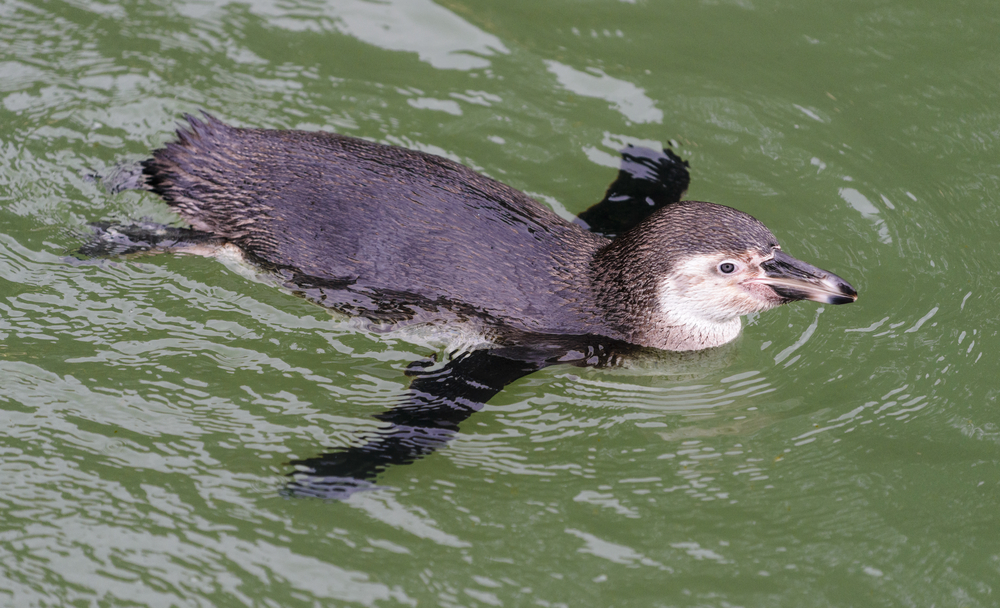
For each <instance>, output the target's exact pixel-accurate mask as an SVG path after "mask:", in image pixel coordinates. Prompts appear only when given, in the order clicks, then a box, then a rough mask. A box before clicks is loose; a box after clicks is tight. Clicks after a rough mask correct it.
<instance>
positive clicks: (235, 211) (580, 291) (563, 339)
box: [118, 114, 857, 497]
mask: <svg viewBox="0 0 1000 608" xmlns="http://www.w3.org/2000/svg"><path fill="white" fill-rule="evenodd" d="M187 123H188V124H187V125H186V126H185V127H183V128H181V129H178V131H177V138H176V140H174V141H172V142H170V143H167V144H166V145H165V146H164V147H163V148H161V149H158V150H156V151H154V152H153V155H152V158H151V159H149V160H146V161H144V162H142V163H141V168H142V178H141V183H140V184H139V186H140V187H142V188H145V189H148V190H150V191H152V192H154V193H156V194H157V195H159V196H160V197H161V198H162V199H163V200H164V201H165V202H166V203H167V204H168V205H170V206H171V207H172V208H173V209H175V210H176V211H177V212H178V213H179V214H180V216H181V217H182V218H184V219H185V220H186V221H187V222H188V223H189V224H190V225H191V226H192V228H193V230H192V231H188V232H186V233H184V234H182V235H181V236H184V237H185V238H189V237H197V238H192V239H191V240H198V239H201V240H202V241H203V242H209V243H211V244H212V245H213V246H222V247H229V248H236V249H237V250H238V251H239V252H240V253H241V254H242V255H243V256H245V257H246V258H247V259H248V260H249V261H251V262H252V263H254V264H256V265H258V266H260V267H262V268H264V269H266V270H268V271H270V272H271V273H274V274H276V275H277V276H279V277H280V279H281V280H282V281H283V282H284V284H285V285H286V286H287V287H289V288H291V289H292V290H294V291H297V292H300V293H302V294H303V295H305V296H306V297H308V298H309V299H312V300H315V301H317V302H319V303H320V304H322V305H324V306H328V307H330V308H333V309H336V310H339V311H342V312H346V313H348V314H351V315H355V316H360V317H364V318H367V319H371V320H372V321H375V322H379V323H384V324H388V325H389V326H394V327H395V326H399V325H405V324H407V323H413V322H420V323H424V322H442V321H444V322H452V321H460V322H463V323H471V324H472V325H473V326H474V327H475V328H476V330H477V332H480V333H481V334H483V335H484V336H485V337H486V338H487V340H488V342H489V343H490V344H491V347H489V348H482V349H478V350H474V351H472V352H471V353H466V354H464V355H462V356H460V357H457V358H456V359H454V360H452V361H451V362H449V363H448V364H447V365H446V366H445V367H444V368H443V369H439V370H436V371H434V372H428V373H422V372H419V371H415V372H414V375H415V378H414V380H413V381H412V383H411V387H410V389H409V390H408V391H407V394H406V395H404V396H403V398H402V403H400V404H398V405H397V406H396V407H393V408H391V409H389V410H388V411H386V412H384V413H382V414H380V415H379V416H378V418H379V419H381V420H384V421H386V422H388V423H389V428H387V429H385V430H384V432H382V433H380V434H379V435H378V436H377V437H372V438H371V440H370V441H369V443H368V444H367V445H365V446H361V447H352V448H346V449H340V450H336V451H333V452H331V453H329V454H324V455H322V456H319V457H316V458H311V459H308V460H305V461H299V462H298V463H297V464H299V465H300V469H301V470H303V471H305V472H306V473H307V474H308V475H307V476H306V477H307V479H306V480H305V481H303V479H302V478H301V476H300V479H299V480H297V481H296V482H294V483H293V484H291V485H290V488H291V489H292V491H293V492H295V493H302V494H311V495H321V496H327V497H342V496H344V495H349V494H350V493H351V492H352V491H354V489H357V488H358V487H361V486H364V485H365V484H367V483H369V481H370V480H371V479H372V478H373V477H374V476H375V475H376V474H377V473H378V472H379V471H380V470H382V469H383V468H384V467H385V466H387V465H389V464H394V463H403V462H409V461H412V460H414V459H416V458H419V457H421V456H423V455H425V454H427V453H429V452H431V451H433V450H434V449H435V448H436V447H439V446H440V445H442V444H444V443H445V442H446V441H448V439H449V438H450V437H451V436H452V435H453V434H454V432H455V431H456V429H457V424H458V422H460V421H461V420H463V419H465V418H466V417H468V416H469V415H470V414H471V413H472V412H473V411H475V410H477V409H479V408H480V407H481V406H482V404H484V403H485V402H486V401H487V400H488V399H489V398H490V397H492V396H493V395H494V394H496V393H497V392H499V390H501V389H502V388H503V386H505V385H506V384H507V383H509V382H511V381H513V380H514V379H516V378H518V377H521V376H524V375H526V374H528V373H531V372H532V371H535V370H538V369H541V368H542V367H546V366H548V365H552V364H555V363H566V362H568V363H574V364H577V365H594V364H598V365H600V364H606V363H607V362H608V361H609V360H610V359H613V358H614V357H617V356H620V355H621V354H622V353H625V352H627V351H628V350H629V349H630V348H633V347H640V348H642V347H645V348H653V349H663V350H668V351H696V350H701V349H706V348H711V347H716V346H720V345H722V344H725V343H728V342H730V341H732V340H734V339H735V338H736V337H737V336H738V335H739V333H740V328H741V321H740V317H741V316H742V315H746V314H749V313H754V312H760V311H763V310H767V309H770V308H774V307H776V306H779V305H781V304H784V303H787V302H791V301H794V300H802V299H808V300H815V301H819V302H825V303H830V304H843V303H848V302H853V301H855V300H856V299H857V293H856V291H855V290H854V289H853V288H852V287H851V286H850V285H849V284H848V283H847V282H846V281H844V280H843V279H841V278H840V277H837V276H836V275H834V274H832V273H829V272H827V271H824V270H821V269H819V268H816V267H814V266H812V265H809V264H807V263H805V262H802V261H799V260H797V259H795V258H793V257H791V256H789V255H788V254H786V253H784V252H783V251H782V250H781V249H780V246H779V244H778V241H777V239H776V238H775V237H774V235H773V234H771V232H770V231H769V230H768V229H767V228H766V227H765V226H764V224H762V223H761V222H759V221H758V220H756V219H754V218H753V217H751V216H750V215H747V214H745V213H742V212H740V211H737V210H735V209H732V208H729V207H725V206H722V205H716V204H713V203H705V202H691V201H684V202H680V201H679V199H680V196H681V194H682V193H683V191H684V190H686V187H687V183H688V175H687V163H684V162H683V161H681V160H680V159H679V158H678V157H676V156H675V155H673V153H672V152H669V151H665V153H664V154H660V153H658V152H655V151H652V150H646V149H643V148H632V147H630V148H627V149H626V150H625V151H623V165H622V171H621V172H620V174H619V177H618V179H617V180H616V182H615V183H613V184H612V186H611V188H609V190H608V193H607V195H606V196H605V198H604V200H603V201H602V202H601V203H599V204H598V205H595V206H594V207H592V208H591V209H589V210H587V211H586V212H584V213H583V214H581V215H580V217H579V218H578V219H577V222H575V223H571V222H568V221H566V220H564V219H562V218H561V217H559V216H558V215H556V214H555V213H553V212H552V211H550V210H549V209H548V208H546V207H544V206H542V205H541V204H539V203H538V202H536V201H535V200H534V199H532V198H530V197H528V196H527V195H525V194H523V193H521V192H519V191H517V190H515V189H513V188H510V187H508V186H505V185H503V184H501V183H499V182H497V181H495V180H492V179H490V178H487V177H484V176H482V175H480V174H479V173H476V172H475V171H473V170H471V169H469V168H467V167H465V166H463V165H461V164H458V163H455V162H453V161H450V160H447V159H444V158H441V157H438V156H434V155H430V154H425V153H422V152H416V151H413V150H408V149H404V148H400V147H395V146H387V145H381V144H376V143H372V142H368V141H364V140H359V139H355V138H351V137H347V136H342V135H337V134H332V133H323V132H304V131H283V130H265V129H244V128H235V127H231V126H228V125H226V124H224V123H222V122H220V121H218V120H216V119H215V118H212V117H211V116H209V115H207V114H206V115H204V117H203V118H201V119H199V118H194V117H191V116H188V117H187ZM585 226H586V227H585ZM587 228H589V230H588V229H587ZM170 230H173V232H171V233H170V234H171V235H172V236H171V238H173V237H175V236H177V235H178V234H181V233H182V232H183V230H181V231H178V229H170ZM612 232H614V233H619V234H618V235H617V237H616V238H614V239H609V238H607V236H605V235H604V234H601V233H605V234H607V233H612ZM118 234H119V235H120V234H121V232H120V231H119V232H118ZM161 234H162V233H161ZM155 240H156V239H155V237H153V236H150V237H149V238H148V239H146V241H147V242H148V243H149V244H150V246H151V247H154V246H156V243H155V242H154V241H155ZM161 248H162V246H161Z"/></svg>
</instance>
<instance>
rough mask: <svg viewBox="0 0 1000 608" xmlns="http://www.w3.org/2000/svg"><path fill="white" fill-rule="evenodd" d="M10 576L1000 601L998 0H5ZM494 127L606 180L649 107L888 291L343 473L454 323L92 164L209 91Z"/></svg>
mask: <svg viewBox="0 0 1000 608" xmlns="http://www.w3.org/2000/svg"><path fill="white" fill-rule="evenodd" d="M0 23H3V25H2V26H0V339H2V342H0V385H2V391H0V415H2V428H3V431H2V442H0V455H2V457H0V486H2V487H3V488H4V491H3V492H2V493H0V522H2V523H0V604H4V605H16V606H29V605H31V606H35V605H37V606H43V605H101V606H118V605H139V606H174V605H185V606H186V605H197V606H236V605H254V606H257V605H261V606H264V605H269V606H300V605H301V606H305V605H337V606H341V605H343V606H352V605H363V606H396V605H400V606H406V605H410V606H413V605H428V606H436V605H440V606H522V605H524V606H527V605H539V606H560V605H561V606H590V605H594V606H598V605H609V606H610V605H615V606H718V607H723V606H761V607H773V606H789V607H804V606H996V605H997V603H998V602H1000V599H998V594H1000V540H998V538H1000V537H998V535H997V533H996V530H997V529H998V527H1000V516H998V513H1000V511H998V509H997V504H998V499H1000V491H998V490H1000V469H998V463H1000V458H998V447H1000V445H998V444H1000V426H998V424H1000V417H998V414H997V394H998V390H997V381H996V379H997V377H1000V365H998V362H997V357H996V353H997V350H996V348H997V344H998V340H997V321H996V313H995V303H996V302H997V301H998V296H1000V293H998V288H997V278H998V273H1000V261H998V260H1000V256H998V255H997V253H998V248H997V245H996V243H997V242H998V236H1000V234H998V233H1000V230H998V220H1000V205H998V202H1000V199H998V195H997V192H998V186H1000V164H998V161H997V159H998V158H1000V150H998V148H1000V90H998V86H997V83H998V82H1000V61H998V56H997V51H996V49H997V46H996V33H997V31H998V25H1000V14H998V13H997V12H996V7H995V6H994V4H993V3H991V2H987V1H979V2H955V3H949V4H941V3H932V2H928V1H924V0H919V1H916V2H914V1H909V2H902V1H887V2H874V3H873V2H845V3H835V4H830V3H821V2H806V3H803V2H790V1H788V0H768V1H758V0H753V1H725V0H720V1H708V0H706V1H703V2H652V1H643V0H639V1H638V2H611V1H604V2H590V3H579V2H560V1H555V0H533V1H532V2H503V3H489V2H473V1H463V0H457V1H453V0H449V1H447V2H439V3H434V2H431V1H430V0H392V1H388V2H371V1H367V0H351V1H340V0H338V1H336V2H334V1H330V2H322V1H319V2H317V1H294V0H293V1H282V2H270V1H267V0H261V1H256V2H243V3H230V4H221V5H220V4H217V3H211V2H197V1H187V2H183V1H182V2H151V1H146V0H138V1H136V2H129V3H125V4H118V3H103V2H98V1H87V0H81V1H74V2H18V1H10V2H6V3H3V4H2V5H0ZM202 109H203V110H207V111H209V112H212V113H213V114H215V115H217V116H219V117H220V118H223V119H225V120H227V121H229V122H231V123H234V124H238V125H243V126H261V127H276V128H302V129H326V130H334V131H337V132H341V133H346V134H350V135H354V136H359V137H365V138H369V139H372V140H376V141H381V142H385V143H393V144H399V145H405V146H409V147H413V148H417V149H421V150H425V151H430V152H433V153H437V154H442V155H445V156H448V157H450V158H453V159H456V160H459V161H461V162H464V163H466V164H468V165H470V166H472V167H475V168H477V169H479V170H481V171H482V172H484V173H486V174H487V175H490V176H492V177H495V178H497V179H500V180H502V181H504V182H506V183H508V184H510V185H512V186H514V187H516V188H519V189H522V190H524V191H526V192H529V193H531V194H532V195H534V196H536V197H537V198H538V199H539V200H541V201H543V202H545V203H546V204H549V205H551V206H553V208H555V209H557V210H558V211H559V212H560V213H563V214H565V215H572V214H575V213H579V212H580V211H583V210H584V209H586V208H587V207H588V206H590V205H591V204H593V203H594V202H596V201H598V200H600V198H601V196H602V195H603V193H604V189H605V188H606V187H607V185H608V184H609V183H610V182H611V180H612V179H613V178H614V175H615V171H616V167H617V150H618V149H619V148H621V147H622V146H623V145H624V144H625V143H629V142H632V143H643V144H646V145H653V144H660V143H662V144H664V145H670V146H672V147H673V148H674V149H675V150H676V151H677V152H678V153H679V154H681V155H682V156H683V157H685V158H687V159H688V160H690V162H691V170H692V186H691V189H690V190H689V192H688V198H691V199H694V200H710V201H713V202H718V203H722V204H727V205H731V206H735V207H738V208H739V209H741V210H744V211H747V212H749V213H751V214H753V215H754V216H756V217H758V218H760V219H761V220H762V221H764V222H765V223H766V224H767V225H768V226H769V227H770V228H771V229H772V231H773V232H774V233H775V234H776V235H777V236H778V238H779V239H780V240H781V242H782V244H783V248H784V249H785V251H787V252H789V253H791V254H792V255H795V256H797V257H801V258H803V259H806V260H809V261H810V262H813V263H816V264H817V265H819V266H821V267H824V268H829V269H830V270H832V271H834V272H836V273H838V274H840V275H841V276H843V277H845V278H847V279H848V280H850V281H851V282H852V283H853V284H854V286H855V287H857V288H858V290H859V292H860V293H861V299H860V300H859V301H858V302H857V303H856V304H854V305H851V306H841V307H831V306H817V305H814V304H811V303H801V304H796V305H792V306H787V307H784V308H782V309H779V310H775V311H771V312H769V313H766V314H763V315H760V316H757V317H754V318H752V319H750V320H749V323H748V324H747V326H746V328H745V332H744V336H743V337H742V338H741V339H740V340H739V342H738V343H737V344H736V345H735V347H734V349H733V350H732V351H731V352H727V353H726V354H725V355H724V356H722V357H720V358H718V359H716V360H714V361H706V362H705V363H704V365H697V366H692V367H687V368H684V369H668V368H657V367H656V366H655V365H649V366H645V367H643V366H640V368H639V369H633V370H624V371H623V370H595V369H577V368H560V367H554V368H549V369H546V370H544V371H542V372H540V373H537V374H534V375H531V376H528V377H527V378H524V379H522V380H519V381H518V382H516V383H514V384H513V385H511V386H509V387H508V388H507V389H506V390H505V391H503V392H502V393H501V394H500V395H498V396H497V397H496V398H495V399H493V400H492V401H490V403H489V405H488V406H487V408H486V409H485V410H484V411H482V412H480V413H478V414H476V415H475V416H473V417H472V418H470V419H469V420H468V421H467V422H466V423H465V424H464V425H463V426H462V427H461V433H460V434H459V436H458V437H457V438H456V439H455V440H454V441H453V442H452V443H451V444H450V445H449V446H448V447H447V448H446V449H442V450H440V451H439V452H437V453H435V454H434V455H432V456H430V457H428V458H426V459H423V460H421V461H418V462H416V463H414V464H412V465H409V466H404V467H396V468H392V469H390V470H388V471H386V473H385V474H383V475H382V476H381V477H380V479H379V483H380V485H382V486H385V488H386V489H384V490H381V491H376V492H364V493H358V494H355V495H354V496H352V497H351V498H350V499H349V500H346V501H339V502H338V501H322V500H310V499H294V498H289V497H286V496H284V495H283V494H282V492H281V489H282V488H283V486H284V484H285V482H286V474H287V473H288V472H289V471H290V470H291V468H290V465H289V464H288V462H289V461H291V460H295V459H297V458H308V457H309V456H312V455H315V454H317V453H320V452H322V451H324V450H327V449H329V448H336V447H342V446H347V445H355V444H356V443H357V442H358V441H359V437H362V436H364V434H365V433H368V432H371V431H372V430H373V429H376V428H377V427H378V423H377V421H376V420H374V419H373V418H372V415H373V414H375V413H378V412H379V411H381V410H382V409H383V408H384V407H385V406H386V405H387V404H389V403H391V402H392V400H393V399H394V398H395V397H396V396H397V395H398V394H399V393H400V392H401V391H402V390H403V389H404V387H405V386H406V384H407V382H408V379H407V377H406V376H405V375H404V370H405V369H406V367H407V365H409V364H410V363H411V362H413V361H419V360H421V359H423V358H424V357H426V356H427V355H428V354H430V350H429V348H428V347H427V346H425V345H421V344H415V343H412V342H410V341H407V340H404V339H402V338H400V337H394V336H380V335H376V334H373V333H368V332H365V331H362V330H359V329H358V328H357V327H355V326H354V325H352V324H350V323H347V322H344V321H343V320H339V319H335V318H332V317H331V316H330V315H329V314H328V313H327V312H325V311H324V310H322V309H319V308H317V307H315V306H312V305H310V304H309V303H307V302H305V301H303V300H301V299H298V298H296V297H295V296H294V295H291V294H288V293H286V292H283V291H281V290H278V289H275V288H274V287H273V286H271V285H267V284H265V283H261V282H259V281H255V280H253V279H252V277H248V276H246V275H245V274H242V273H241V272H239V271H238V270H237V269H234V268H232V267H229V266H226V265H223V264H220V263H218V262H216V261H213V260H207V259H203V258H196V257H178V256H175V257H170V256H159V257H148V258H141V259H135V260H129V261H119V262H109V263H101V264H83V265H81V264H74V263H71V261H69V260H68V259H67V257H66V256H67V253H68V252H70V251H72V249H73V248H74V247H75V246H77V245H78V244H79V242H80V241H79V236H78V235H79V233H80V231H82V230H84V228H85V226H86V224H87V222H90V221H96V220H108V219H112V220H126V219H135V218H150V219H153V220H154V221H160V222H176V218H175V217H174V216H173V215H172V214H171V213H170V212H169V211H168V210H167V209H166V207H165V206H164V205H163V204H162V203H160V202H159V201H157V200H156V199H155V198H154V197H152V196H149V195H146V194H141V193H136V192H127V193H122V194H118V195H110V194H108V193H107V192H105V191H104V190H103V189H102V188H101V187H100V186H99V185H97V184H95V183H93V182H92V181H90V180H88V179H87V177H86V176H87V174H88V173H90V172H92V171H93V170H95V169H97V170H103V169H106V168H108V167H110V166H113V165H114V164H115V163H117V162H119V161H122V160H134V159H138V158H141V157H142V156H143V155H145V154H146V153H147V152H148V151H149V150H150V149H151V148H153V147H156V146H158V145H160V144H162V143H163V142H165V141H166V140H167V139H169V138H170V137H171V132H172V130H173V128H174V127H175V124H176V122H177V120H178V118H179V117H180V116H181V115H182V114H183V113H185V112H196V111H198V110H202Z"/></svg>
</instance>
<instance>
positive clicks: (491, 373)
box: [286, 349, 545, 499]
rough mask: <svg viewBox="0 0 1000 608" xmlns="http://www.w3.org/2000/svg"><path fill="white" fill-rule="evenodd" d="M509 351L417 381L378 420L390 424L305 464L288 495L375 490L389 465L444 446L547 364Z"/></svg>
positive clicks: (473, 357) (465, 360) (470, 358)
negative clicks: (468, 421)
mask: <svg viewBox="0 0 1000 608" xmlns="http://www.w3.org/2000/svg"><path fill="white" fill-rule="evenodd" d="M515 355H516V353H504V349H497V350H476V351H472V352H470V353H468V354H465V355H462V356H461V357H458V358H456V359H454V360H452V361H450V362H449V363H448V364H447V365H445V366H444V367H443V368H441V369H439V370H436V371H433V372H414V373H415V374H416V377H414V379H413V381H412V382H411V383H410V388H409V389H407V391H406V392H405V393H404V394H403V397H402V401H401V403H400V404H399V405H397V406H396V407H394V408H392V409H390V410H387V411H385V412H383V413H381V414H378V415H376V416H375V417H376V418H377V419H379V420H381V421H383V422H387V423H389V424H388V426H387V427H385V428H382V429H379V430H378V431H377V432H375V433H373V434H372V435H371V436H369V437H368V438H367V441H366V443H365V444H364V445H361V446H355V447H349V448H343V449H338V450H334V451H332V452H328V453H326V454H321V455H319V456H315V457H312V458H306V459H304V460H295V461H292V463H291V464H293V465H296V467H297V468H298V471H296V472H295V473H291V475H292V476H293V477H294V480H293V481H291V482H289V483H288V485H287V486H286V492H287V493H289V494H293V495H296V496H314V497H319V498H334V499H344V498H347V497H348V496H350V495H351V494H353V493H354V492H357V491H359V490H364V489H368V488H371V487H372V480H373V479H374V478H375V477H376V476H377V475H378V474H379V473H381V472H382V471H383V470H385V468H386V467H388V466H391V465H399V464H408V463H411V462H413V461H415V460H417V459H419V458H423V457H424V456H427V455H428V454H430V453H431V452H433V451H434V450H436V449H438V448H440V447H442V446H444V445H445V444H447V443H448V442H449V441H451V439H452V438H453V437H454V436H455V434H456V433H457V432H458V425H459V423H461V422H462V421H463V420H465V419H466V418H468V417H469V416H471V415H472V414H473V413H474V412H476V411H478V410H480V409H482V407H483V406H484V405H485V404H486V402H487V401H489V400H490V399H491V398H492V397H493V396H494V395H496V394H497V393H499V392H500V391H501V390H503V388H504V387H505V386H507V385H508V384H510V383H511V382H513V381H514V380H517V379H518V378H521V377H523V376H527V375H528V374H530V373H532V372H534V371H537V370H538V369H541V368H542V367H544V366H545V363H544V362H540V361H530V360H528V361H526V360H522V359H519V358H517V356H515Z"/></svg>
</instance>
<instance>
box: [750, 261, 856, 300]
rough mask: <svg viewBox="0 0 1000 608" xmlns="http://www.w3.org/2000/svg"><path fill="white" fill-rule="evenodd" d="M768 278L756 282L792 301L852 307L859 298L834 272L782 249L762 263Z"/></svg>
mask: <svg viewBox="0 0 1000 608" xmlns="http://www.w3.org/2000/svg"><path fill="white" fill-rule="evenodd" d="M760 267H761V268H762V269H763V270H764V276H763V277H760V278H757V279H753V281H754V282H755V283H763V284H764V285H767V286H768V287H770V288H771V289H772V290H774V292H775V293H777V294H778V295H779V296H781V297H783V298H787V299H789V300H812V301H814V302H823V303H825V304H850V303H851V302H854V301H856V300H857V299H858V292H857V291H856V290H855V289H854V288H853V287H851V284H850V283H848V282H847V281H845V280H844V279H842V278H840V277H838V276H837V275H835V274H833V273H832V272H827V271H825V270H823V269H822V268H816V267H815V266H813V265H811V264H806V263H805V262H803V261H802V260H797V259H795V258H793V257H792V256H790V255H788V254H787V253H785V252H783V251H781V250H780V249H775V250H774V257H773V258H771V259H770V260H767V261H766V262H763V263H761V265H760Z"/></svg>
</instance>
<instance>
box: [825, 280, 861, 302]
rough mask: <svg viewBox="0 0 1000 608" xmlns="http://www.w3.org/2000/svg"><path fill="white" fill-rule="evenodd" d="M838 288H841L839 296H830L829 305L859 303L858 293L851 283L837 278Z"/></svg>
mask: <svg viewBox="0 0 1000 608" xmlns="http://www.w3.org/2000/svg"><path fill="white" fill-rule="evenodd" d="M837 279H839V280H838V281H837V283H838V285H837V287H839V288H840V293H839V294H830V296H829V298H828V299H827V302H828V303H829V304H850V303H852V302H857V301H858V291H857V290H856V289H854V287H852V286H851V284H850V283H848V282H847V281H845V280H843V279H841V278H840V277H837Z"/></svg>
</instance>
